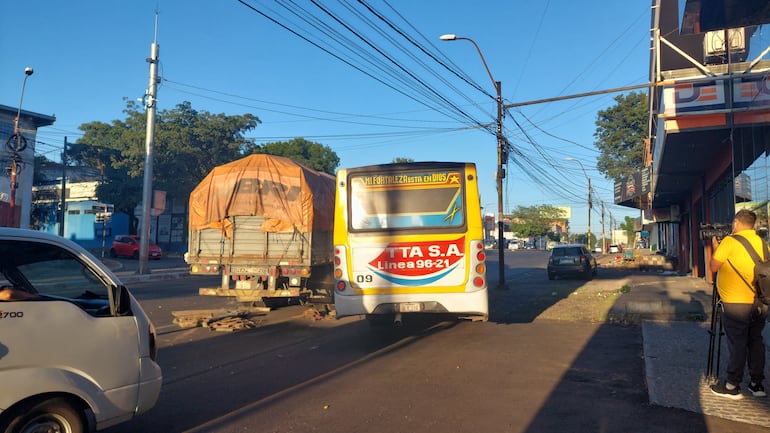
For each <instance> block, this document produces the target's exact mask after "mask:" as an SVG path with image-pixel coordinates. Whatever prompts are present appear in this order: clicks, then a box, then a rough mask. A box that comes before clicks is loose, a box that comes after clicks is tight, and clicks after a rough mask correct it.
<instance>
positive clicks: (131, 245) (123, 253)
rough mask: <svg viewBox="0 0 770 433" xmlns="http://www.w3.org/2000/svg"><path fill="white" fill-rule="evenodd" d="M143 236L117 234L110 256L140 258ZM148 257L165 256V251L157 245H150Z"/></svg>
mask: <svg viewBox="0 0 770 433" xmlns="http://www.w3.org/2000/svg"><path fill="white" fill-rule="evenodd" d="M140 242H141V238H140V237H139V236H137V235H117V236H115V238H114V239H113V240H112V246H111V247H110V257H112V258H115V257H131V258H132V259H138V258H139V249H140ZM147 253H148V258H150V259H155V260H158V259H160V258H161V257H163V251H161V250H160V247H159V246H157V245H152V244H150V245H149V248H148V250H147Z"/></svg>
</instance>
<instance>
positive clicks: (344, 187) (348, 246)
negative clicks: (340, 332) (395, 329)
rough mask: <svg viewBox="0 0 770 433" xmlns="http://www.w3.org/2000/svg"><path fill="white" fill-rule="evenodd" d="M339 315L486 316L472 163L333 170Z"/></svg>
mask: <svg viewBox="0 0 770 433" xmlns="http://www.w3.org/2000/svg"><path fill="white" fill-rule="evenodd" d="M334 253H335V254H334V277H335V292H334V305H335V309H336V314H337V317H338V318H341V317H346V316H351V315H366V316H367V318H369V319H387V318H393V320H394V321H395V322H397V323H399V322H400V321H401V319H402V314H404V313H409V314H413V313H416V314H421V313H444V314H447V315H453V316H456V317H463V318H471V319H474V320H476V319H478V320H483V321H486V320H487V317H488V314H489V312H488V311H489V308H488V302H487V295H488V292H487V278H486V265H485V260H486V253H485V251H484V235H483V228H482V217H481V206H480V203H479V193H478V183H477V177H476V166H475V165H474V164H472V163H458V162H417V163H399V164H384V165H372V166H367V167H358V168H350V169H340V170H339V171H338V172H337V185H336V206H335V211H334Z"/></svg>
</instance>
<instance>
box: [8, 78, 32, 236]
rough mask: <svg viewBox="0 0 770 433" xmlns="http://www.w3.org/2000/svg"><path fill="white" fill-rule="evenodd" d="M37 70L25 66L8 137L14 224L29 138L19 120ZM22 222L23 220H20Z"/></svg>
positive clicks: (11, 203)
mask: <svg viewBox="0 0 770 433" xmlns="http://www.w3.org/2000/svg"><path fill="white" fill-rule="evenodd" d="M34 72H35V71H34V70H33V69H32V68H30V67H26V68H24V81H23V82H22V84H21V97H20V98H19V109H18V111H17V112H16V118H15V119H13V135H12V136H11V137H10V138H9V139H8V143H7V147H8V148H9V149H10V150H11V152H13V158H12V159H11V201H10V203H9V205H10V206H11V212H12V213H13V216H12V218H13V220H14V225H15V221H16V213H15V210H14V208H15V207H16V176H17V175H18V172H19V168H18V163H19V152H22V151H23V150H24V149H26V148H27V139H26V138H24V137H22V135H21V132H20V131H19V120H20V119H21V104H22V102H23V101H24V88H25V87H27V78H29V76H30V75H32V74H33V73H34ZM19 224H21V221H19Z"/></svg>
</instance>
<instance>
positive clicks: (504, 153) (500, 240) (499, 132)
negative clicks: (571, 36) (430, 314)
mask: <svg viewBox="0 0 770 433" xmlns="http://www.w3.org/2000/svg"><path fill="white" fill-rule="evenodd" d="M439 39H441V40H442V41H468V42H470V43H472V44H473V46H474V47H476V51H477V52H478V53H479V57H481V63H483V64H484V69H486V70H487V74H488V75H489V79H490V80H492V84H493V85H494V86H495V92H496V93H497V95H496V101H497V127H496V131H495V137H496V138H497V173H495V180H496V181H497V253H498V263H497V265H498V268H499V273H498V277H497V288H498V289H507V288H508V286H507V285H506V284H505V237H504V236H505V232H504V230H505V225H504V224H503V179H504V178H505V168H504V167H503V164H505V163H506V162H507V161H508V149H507V148H506V147H505V144H506V142H505V138H504V137H503V113H504V112H505V106H504V105H503V96H502V87H503V84H502V83H501V82H500V81H496V80H495V78H494V77H493V76H492V71H490V70H489V66H488V65H487V61H486V59H484V54H483V53H482V52H481V48H479V45H478V44H477V43H476V41H474V40H473V39H471V38H466V37H460V36H457V35H454V34H446V35H441V36H440V37H439Z"/></svg>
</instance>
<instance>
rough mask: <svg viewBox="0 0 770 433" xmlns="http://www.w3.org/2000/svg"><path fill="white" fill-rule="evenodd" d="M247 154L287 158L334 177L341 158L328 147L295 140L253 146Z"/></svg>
mask: <svg viewBox="0 0 770 433" xmlns="http://www.w3.org/2000/svg"><path fill="white" fill-rule="evenodd" d="M245 151H246V153H247V154H251V153H264V154H268V155H276V156H285V157H287V158H289V159H291V160H293V161H295V162H297V163H300V164H302V165H304V166H306V167H310V168H312V169H314V170H316V171H322V172H324V173H328V174H331V175H334V173H335V172H336V171H337V167H339V165H340V158H339V156H337V154H336V153H335V152H334V151H333V150H331V149H330V148H329V147H328V146H324V145H323V144H321V143H316V142H313V141H308V140H305V139H304V138H294V139H292V140H290V141H276V142H273V143H265V144H253V145H249V146H247V148H246V149H245Z"/></svg>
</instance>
